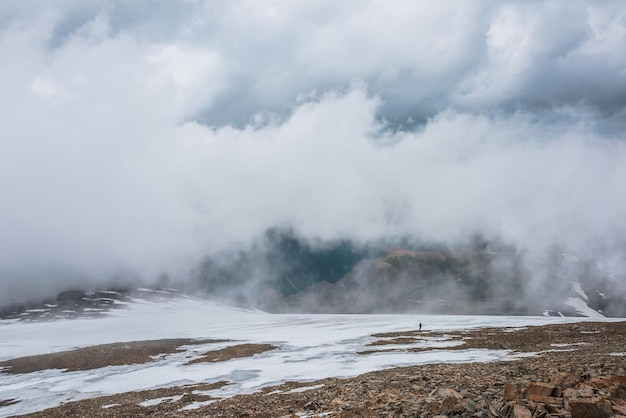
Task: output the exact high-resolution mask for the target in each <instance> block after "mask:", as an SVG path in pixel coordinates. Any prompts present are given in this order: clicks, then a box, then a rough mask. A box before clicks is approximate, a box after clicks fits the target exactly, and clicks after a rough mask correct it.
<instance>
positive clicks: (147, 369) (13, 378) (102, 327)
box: [0, 298, 582, 417]
mask: <svg viewBox="0 0 626 418" xmlns="http://www.w3.org/2000/svg"><path fill="white" fill-rule="evenodd" d="M576 320H578V321H579V320H582V319H581V318H553V317H551V318H546V317H492V316H425V315H419V316H418V315H271V314H266V313H261V312H252V311H245V310H240V309H235V308H230V307H225V306H221V305H218V304H216V303H214V302H209V301H204V300H198V299H192V298H185V299H175V300H171V301H166V302H163V301H160V302H148V301H142V302H139V303H131V304H129V305H128V309H120V310H115V311H112V312H111V313H110V314H109V315H108V316H107V317H104V318H98V319H74V320H65V321H57V322H38V323H23V322H15V321H0V360H7V359H11V358H16V357H22V356H27V355H35V354H43V353H50V352H57V351H63V350H68V349H71V348H76V347H84V346H89V345H97V344H104V343H111V342H121V341H137V340H148V339H161V338H210V339H231V340H236V341H232V342H229V343H220V344H204V345H199V346H188V347H185V350H183V351H181V352H180V353H175V354H171V355H167V356H164V357H163V358H160V359H158V360H156V361H154V362H152V363H147V364H136V365H125V366H109V367H104V368H101V369H96V370H86V371H77V372H67V373H65V372H63V371H61V370H45V371H40V372H34V373H28V374H21V375H9V374H0V399H13V398H15V399H18V400H20V402H18V403H16V404H14V405H10V406H6V407H3V408H0V417H6V416H9V415H14V414H23V413H28V412H32V411H37V410H42V409H45V408H49V407H53V406H56V405H59V404H60V403H61V402H67V401H71V400H78V399H84V398H89V397H96V396H100V395H106V394H114V393H121V392H126V391H131V390H143V389H150V388H156V387H166V386H172V385H181V384H190V383H199V382H216V381H219V380H227V381H230V382H232V383H231V384H230V385H228V386H225V387H223V388H221V389H218V390H215V391H212V393H211V394H212V395H214V396H222V397H223V396H232V395H235V394H239V393H249V392H253V391H257V390H259V389H261V388H263V387H265V386H268V385H273V384H279V383H282V382H285V381H287V380H295V381H310V380H315V379H320V378H325V377H332V376H336V377H347V376H356V375H359V374H362V373H366V372H369V371H373V370H380V369H385V368H390V367H394V366H404V365H413V364H426V363H436V362H469V361H491V360H496V359H501V358H505V357H506V356H507V351H505V350H495V351H490V350H474V349H472V350H449V351H446V350H445V349H437V350H436V351H425V352H419V353H409V352H402V351H400V352H397V351H395V352H384V353H379V354H373V355H368V356H363V355H357V354H356V353H357V352H358V351H361V350H362V349H364V347H365V345H366V344H367V343H368V342H371V341H373V338H372V337H370V335H371V334H373V333H379V332H392V331H406V330H414V329H416V328H417V325H418V323H419V322H421V323H422V324H424V329H425V330H437V331H445V330H458V329H469V328H475V327H481V326H496V327H497V326H502V327H503V326H515V327H519V326H525V325H540V324H547V323H564V322H572V321H576ZM242 342H246V343H271V344H274V345H277V346H278V347H279V349H277V350H272V351H269V352H266V353H263V354H259V355H255V356H253V357H249V358H241V359H234V360H230V361H225V362H216V363H199V364H193V365H185V363H186V362H187V361H188V360H189V358H190V356H191V357H194V356H196V357H197V356H198V355H199V354H198V352H199V351H206V350H215V349H219V348H223V347H224V346H228V345H235V344H240V343H242ZM421 344H422V345H423V344H424V342H422V343H421ZM437 345H438V343H437V341H433V348H434V347H435V346H437Z"/></svg>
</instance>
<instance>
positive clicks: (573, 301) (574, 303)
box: [565, 298, 604, 318]
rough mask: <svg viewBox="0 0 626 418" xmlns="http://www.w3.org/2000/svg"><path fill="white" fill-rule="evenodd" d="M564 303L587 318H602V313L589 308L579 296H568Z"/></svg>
mask: <svg viewBox="0 0 626 418" xmlns="http://www.w3.org/2000/svg"><path fill="white" fill-rule="evenodd" d="M565 304H566V305H567V306H571V307H572V308H574V309H576V312H578V313H579V314H580V315H583V316H586V317H588V318H604V315H602V314H601V313H600V312H598V311H594V310H593V309H591V308H590V307H589V305H587V303H585V301H584V300H582V299H581V298H568V299H567V302H565Z"/></svg>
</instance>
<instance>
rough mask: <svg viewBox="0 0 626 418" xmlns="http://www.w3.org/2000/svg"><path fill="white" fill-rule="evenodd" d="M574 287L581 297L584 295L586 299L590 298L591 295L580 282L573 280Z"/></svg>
mask: <svg viewBox="0 0 626 418" xmlns="http://www.w3.org/2000/svg"><path fill="white" fill-rule="evenodd" d="M572 287H573V288H574V292H576V293H578V295H579V296H580V297H582V298H583V299H585V300H589V297H588V296H587V294H586V293H585V291H584V290H583V289H582V287H580V283H578V282H572Z"/></svg>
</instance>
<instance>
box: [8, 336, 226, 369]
mask: <svg viewBox="0 0 626 418" xmlns="http://www.w3.org/2000/svg"><path fill="white" fill-rule="evenodd" d="M218 342H224V340H194V339H183V338H177V339H164V340H148V341H129V342H123V343H113V344H103V345H98V346H93V347H85V348H78V349H75V350H69V351H62V352H59V353H51V354H42V355H37V356H27V357H19V358H15V359H11V360H7V361H2V362H0V371H2V372H3V373H16V374H17V373H31V372H36V371H39V370H47V369H64V370H65V371H77V370H90V369H97V368H100V367H106V366H120V365H124V364H142V363H147V362H150V361H155V360H156V359H157V358H158V356H161V355H166V354H171V353H175V352H177V351H178V350H179V349H180V347H181V346H183V345H195V344H207V343H218Z"/></svg>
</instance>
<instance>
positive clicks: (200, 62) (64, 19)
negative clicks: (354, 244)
mask: <svg viewBox="0 0 626 418" xmlns="http://www.w3.org/2000/svg"><path fill="white" fill-rule="evenodd" d="M625 44H626V14H625V12H624V11H623V7H622V5H621V2H619V1H600V2H594V3H593V4H589V3H588V2H582V1H547V2H517V1H507V2H489V1H488V2H465V1H445V2H438V3H437V5H432V4H428V5H426V4H422V3H419V2H418V3H416V2H385V1H365V2H361V1H359V2H356V1H355V2H342V3H341V4H337V2H330V1H320V2H311V3H309V2H305V3H302V2H298V3H294V2H288V1H245V0H237V1H223V2H203V1H178V2H171V1H161V2H151V3H149V4H148V3H142V2H132V3H129V2H122V1H102V2H97V1H91V2H83V1H70V0H67V1H60V2H52V3H50V2H40V1H24V2H14V3H5V4H2V5H1V6H0V54H1V56H3V57H5V59H4V60H3V64H2V66H0V91H2V93H3V94H2V95H1V96H0V171H1V173H2V175H1V176H0V192H1V194H2V205H1V206H0V237H1V238H0V295H2V296H0V299H2V298H4V299H10V298H13V297H23V296H25V295H28V294H30V293H31V292H33V286H34V285H35V284H36V290H35V292H39V293H45V292H47V291H49V289H56V288H61V287H64V286H69V285H72V284H75V283H83V282H84V281H85V280H90V281H91V280H93V281H102V280H110V279H111V278H115V277H141V278H145V279H146V280H153V279H154V278H156V277H158V276H159V275H160V274H161V273H168V274H171V275H175V276H176V275H178V276H180V277H184V276H185V274H186V272H187V271H188V269H189V268H190V266H191V265H192V264H193V263H194V262H195V261H196V260H197V259H198V258H199V257H201V256H202V255H204V254H206V253H210V252H212V251H217V250H219V249H223V248H226V247H228V246H231V245H237V244H241V243H245V242H248V241H249V240H250V239H253V238H254V237H256V236H258V235H259V234H261V233H262V232H263V231H264V230H265V229H267V228H269V227H273V226H282V225H288V226H292V227H295V228H297V229H298V231H301V233H302V234H304V235H305V236H307V237H315V238H321V239H333V238H337V237H351V238H354V239H357V240H368V239H374V238H377V237H380V236H389V235H401V234H412V235H416V236H420V237H423V238H424V239H431V240H439V241H453V240H458V239H462V238H463V237H466V236H468V235H470V234H473V233H476V232H481V233H484V234H487V235H490V236H498V237H501V238H503V239H506V240H509V241H513V242H515V243H516V244H517V245H519V246H520V247H523V248H533V247H545V246H549V245H553V244H554V243H558V244H559V245H564V246H565V247H568V248H571V249H572V250H576V251H589V248H590V246H591V244H592V243H593V246H596V247H597V246H598V245H600V244H601V246H602V247H603V248H608V249H607V250H606V251H605V253H607V254H609V257H608V258H609V260H617V261H614V262H615V264H616V266H619V267H620V268H621V267H623V259H621V257H622V256H621V255H620V254H623V251H622V249H623V246H624V242H623V238H621V237H623V236H624V232H626V231H625V229H626V224H625V223H624V221H623V218H622V216H621V214H623V213H624V212H625V210H626V197H625V196H626V195H625V194H624V192H623V191H624V186H623V184H622V183H623V179H624V178H626V172H625V171H626V148H625V145H624V144H625V143H624V142H623V141H624V129H625V128H626V111H625V108H626V107H625V106H626V49H625V48H623V45H625Z"/></svg>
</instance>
